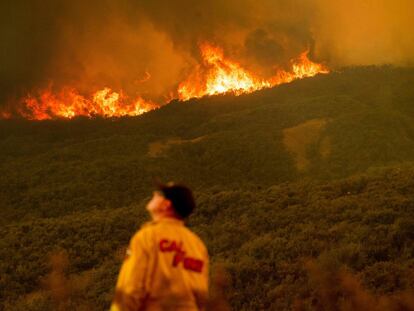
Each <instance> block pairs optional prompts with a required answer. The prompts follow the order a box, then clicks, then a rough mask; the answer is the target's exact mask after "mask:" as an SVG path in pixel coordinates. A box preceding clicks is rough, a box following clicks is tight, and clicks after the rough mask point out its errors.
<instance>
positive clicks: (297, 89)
mask: <svg viewBox="0 0 414 311" xmlns="http://www.w3.org/2000/svg"><path fill="white" fill-rule="evenodd" d="M412 85H414V70H413V69H395V68H390V67H384V68H375V67H373V68H355V69H348V70H345V71H343V72H338V73H332V74H330V75H326V76H317V77H315V78H312V79H305V80H302V81H296V82H294V83H291V84H288V85H283V86H280V87H278V88H275V89H269V90H264V91H261V92H257V93H255V94H250V95H245V96H239V97H234V96H218V97H217V96H216V97H211V98H204V99H201V100H194V101H190V102H185V103H180V102H173V103H171V104H170V105H167V106H165V107H163V108H162V109H159V110H157V111H154V112H151V113H148V114H146V115H143V116H142V117H137V118H127V119H115V120H101V119H97V120H85V119H78V120H73V121H47V122H27V121H1V122H0V150H1V153H0V163H1V166H0V189H1V190H0V202H2V206H1V213H2V215H1V216H2V217H1V218H2V219H3V220H5V221H7V222H9V221H13V220H15V219H20V218H21V217H26V218H28V217H30V216H31V215H33V216H35V217H37V216H41V217H43V216H45V217H49V216H59V215H64V214H67V213H70V212H73V211H79V210H88V209H90V208H91V207H96V208H98V207H99V208H105V207H120V206H123V205H128V204H130V203H132V202H136V201H137V200H140V199H142V198H143V197H145V195H147V193H148V190H149V189H150V186H149V185H150V184H151V180H152V178H153V177H159V178H161V179H166V180H182V181H185V182H187V183H188V184H190V185H192V186H193V187H194V188H196V189H199V188H200V189H201V188H204V187H210V186H225V187H226V188H229V187H230V188H237V187H239V186H240V185H254V186H269V185H272V184H277V183H280V182H285V181H292V180H297V179H298V178H304V177H311V178H325V179H326V178H338V177H346V176H349V175H350V174H353V173H358V172H363V171H365V170H366V169H368V168H369V167H375V166H383V165H387V164H390V163H398V162H402V161H412V160H413V159H414V122H413V121H414V105H413V103H414V89H413V88H412Z"/></svg>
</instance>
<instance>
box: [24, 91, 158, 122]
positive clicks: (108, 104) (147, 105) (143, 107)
mask: <svg viewBox="0 0 414 311" xmlns="http://www.w3.org/2000/svg"><path fill="white" fill-rule="evenodd" d="M23 102H24V107H22V108H20V109H19V111H18V112H19V114H20V115H21V116H23V117H24V118H27V119H30V120H47V119H53V118H69V119H71V118H74V117H77V116H86V117H93V116H103V117H122V116H137V115H140V114H143V113H144V112H147V111H149V110H152V109H155V108H157V107H158V105H157V104H155V103H153V102H149V101H145V100H144V99H142V98H141V97H138V98H136V99H135V100H134V101H128V99H127V98H126V97H125V96H124V95H123V94H122V93H117V92H114V91H112V90H111V89H110V88H104V89H102V90H99V91H96V92H95V93H94V94H93V96H92V98H91V99H87V98H85V97H84V96H82V95H80V94H79V93H78V92H77V91H76V90H75V89H72V88H64V89H62V90H61V91H60V92H58V93H57V94H55V93H53V92H52V91H51V90H50V89H47V90H43V91H41V92H40V94H39V95H38V96H36V97H34V96H32V95H29V96H27V97H26V98H24V99H23Z"/></svg>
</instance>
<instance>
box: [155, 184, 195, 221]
mask: <svg viewBox="0 0 414 311" xmlns="http://www.w3.org/2000/svg"><path fill="white" fill-rule="evenodd" d="M158 189H159V190H160V191H161V193H162V195H163V196H164V197H165V198H166V199H168V200H169V201H171V203H172V206H173V208H174V210H175V212H176V213H177V214H178V216H180V217H181V218H187V217H188V216H190V215H191V213H192V212H193V210H194V208H195V201H194V197H193V193H192V191H191V190H190V188H188V187H186V186H184V185H178V184H174V183H168V184H159V185H158Z"/></svg>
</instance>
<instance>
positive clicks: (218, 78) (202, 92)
mask: <svg viewBox="0 0 414 311" xmlns="http://www.w3.org/2000/svg"><path fill="white" fill-rule="evenodd" d="M200 50H201V56H202V59H203V64H202V65H199V66H198V67H197V68H195V70H194V71H193V72H192V73H191V74H190V76H189V77H188V78H187V80H185V81H184V82H182V83H181V84H180V85H179V86H178V97H179V99H181V100H188V99H190V98H194V97H196V98H198V97H203V96H206V95H216V94H222V93H233V94H234V95H240V94H243V93H251V92H254V91H257V90H260V89H263V88H269V87H272V86H275V85H279V84H282V83H288V82H291V81H293V80H295V79H302V78H305V77H312V76H315V75H316V74H318V73H328V72H329V71H328V70H327V68H325V67H324V66H323V65H321V64H316V63H314V62H312V61H310V60H309V58H308V56H307V55H308V51H306V52H304V53H302V54H301V55H300V57H299V58H298V59H296V60H292V71H291V72H287V71H284V70H280V71H278V72H277V73H276V74H275V75H274V76H273V77H271V78H270V79H262V78H259V77H257V76H255V75H254V74H253V73H251V72H249V71H247V70H246V69H244V68H242V66H241V65H240V64H239V63H237V62H235V61H232V60H229V59H227V58H225V56H224V53H223V50H222V49H221V48H219V47H216V46H213V45H211V44H209V43H203V44H201V45H200Z"/></svg>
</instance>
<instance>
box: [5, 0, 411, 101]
mask: <svg viewBox="0 0 414 311" xmlns="http://www.w3.org/2000/svg"><path fill="white" fill-rule="evenodd" d="M413 12H414V3H413V2H412V1H410V0H396V1H392V2H390V1H387V0H376V1H375V0H338V1H330V0H295V1H291V0H263V1H260V2H257V1H253V0H210V1H190V0H175V1H169V0H153V1H144V0H117V1H115V0H99V1H97V0H90V1H81V0H60V1H55V0H30V1H29V0H26V1H25V0H18V1H3V2H2V3H1V4H0V15H1V27H0V38H1V40H0V105H1V104H4V103H5V102H7V101H8V100H9V99H12V98H18V97H19V96H22V95H24V94H27V93H29V92H30V91H32V90H33V89H35V88H45V87H48V86H49V87H52V88H57V89H58V88H60V87H62V86H70V87H74V88H76V89H78V90H79V91H80V92H81V93H85V94H87V93H88V92H91V90H96V89H97V88H103V87H106V86H109V87H111V88H112V89H114V90H121V89H122V90H123V91H124V92H126V93H128V94H129V95H130V96H138V95H139V96H142V97H144V98H147V99H150V100H154V101H158V102H163V101H164V102H165V101H166V99H167V98H166V97H168V96H169V94H170V93H171V92H173V91H175V90H176V89H177V86H178V84H179V83H180V82H181V81H182V80H183V79H185V77H186V76H187V75H188V74H189V73H190V72H191V70H192V69H193V68H194V66H196V64H198V63H199V62H200V54H199V50H198V46H199V44H200V43H202V42H211V43H213V44H216V45H218V46H220V47H222V48H223V50H224V52H225V53H226V55H227V56H228V57H231V58H232V59H235V60H237V61H238V62H240V63H241V64H242V65H243V66H244V67H245V68H247V69H248V70H252V71H254V72H256V73H258V74H260V75H262V76H270V75H272V74H274V71H275V70H276V69H278V68H282V69H283V68H285V67H286V66H287V65H288V64H289V62H290V60H291V59H292V58H295V57H297V56H298V55H299V54H300V53H302V52H303V51H305V50H309V52H310V54H309V55H310V58H311V59H313V60H316V61H319V62H324V63H326V64H327V65H328V66H330V67H333V68H335V67H340V66H347V65H367V64H384V63H388V64H397V65H410V64H412V62H413V58H414V32H413V31H412V29H414V16H412V15H413V14H414V13H413Z"/></svg>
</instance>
